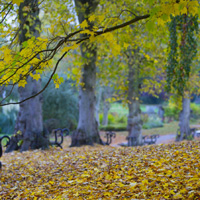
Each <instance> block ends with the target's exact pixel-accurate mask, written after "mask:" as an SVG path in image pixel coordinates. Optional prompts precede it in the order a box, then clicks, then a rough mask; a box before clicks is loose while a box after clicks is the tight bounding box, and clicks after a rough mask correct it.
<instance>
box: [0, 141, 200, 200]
mask: <svg viewBox="0 0 200 200" xmlns="http://www.w3.org/2000/svg"><path fill="white" fill-rule="evenodd" d="M1 160H2V162H3V164H4V165H3V168H2V170H1V171H0V199H3V200H4V199H9V200H10V199H15V200H17V199H20V200H25V199H26V200H29V199H70V200H71V199H77V200H78V199H93V200H96V199H97V200H98V199H99V200H100V199H109V200H110V199H123V200H125V199H180V200H182V199H187V200H188V199H200V142H199V141H197V142H182V143H173V144H167V145H151V146H143V147H135V148H134V147H133V148H130V147H127V148H122V147H120V148H115V147H109V146H106V147H102V146H95V147H81V148H67V149H65V150H60V149H59V148H51V149H49V150H47V151H41V150H36V151H29V152H24V153H19V152H14V153H10V154H4V156H3V157H2V158H1Z"/></svg>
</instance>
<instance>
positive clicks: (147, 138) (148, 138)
mask: <svg viewBox="0 0 200 200" xmlns="http://www.w3.org/2000/svg"><path fill="white" fill-rule="evenodd" d="M158 138H159V135H158V134H154V135H144V136H143V137H142V140H143V144H155V143H156V141H157V139H158Z"/></svg>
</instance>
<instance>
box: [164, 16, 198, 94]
mask: <svg viewBox="0 0 200 200" xmlns="http://www.w3.org/2000/svg"><path fill="white" fill-rule="evenodd" d="M195 31H196V32H197V31H198V16H197V15H195V16H192V15H190V16H189V15H186V14H183V15H178V16H175V17H172V16H171V23H170V24H169V32H170V42H169V49H170V50H169V56H168V65H167V83H168V85H167V90H168V91H171V89H172V88H174V89H175V91H177V92H178V94H181V95H182V94H183V92H184V90H185V87H186V83H187V81H188V79H189V76H190V71H191V64H192V61H193V59H194V57H195V56H196V53H197V41H196V37H195ZM179 33H180V35H181V38H178V35H179ZM179 43H180V45H179ZM178 47H179V49H178Z"/></svg>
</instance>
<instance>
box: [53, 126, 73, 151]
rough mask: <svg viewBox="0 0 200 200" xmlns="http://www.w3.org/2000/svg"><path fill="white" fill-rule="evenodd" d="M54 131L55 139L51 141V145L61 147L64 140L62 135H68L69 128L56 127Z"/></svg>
mask: <svg viewBox="0 0 200 200" xmlns="http://www.w3.org/2000/svg"><path fill="white" fill-rule="evenodd" d="M53 132H54V137H55V141H54V142H51V143H50V144H51V145H55V146H58V147H60V148H61V149H62V145H61V144H62V143H63V141H64V135H65V136H67V135H69V129H68V128H63V129H62V128H57V129H55V130H53Z"/></svg>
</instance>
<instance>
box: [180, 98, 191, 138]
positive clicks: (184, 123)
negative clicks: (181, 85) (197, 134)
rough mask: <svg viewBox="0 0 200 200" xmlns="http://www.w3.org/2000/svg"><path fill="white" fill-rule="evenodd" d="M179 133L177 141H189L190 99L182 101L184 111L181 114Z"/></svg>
mask: <svg viewBox="0 0 200 200" xmlns="http://www.w3.org/2000/svg"><path fill="white" fill-rule="evenodd" d="M179 127H180V129H179V131H178V133H177V136H176V141H182V140H184V139H189V137H190V135H191V133H190V98H184V97H183V99H182V110H181V112H180V113H179Z"/></svg>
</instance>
